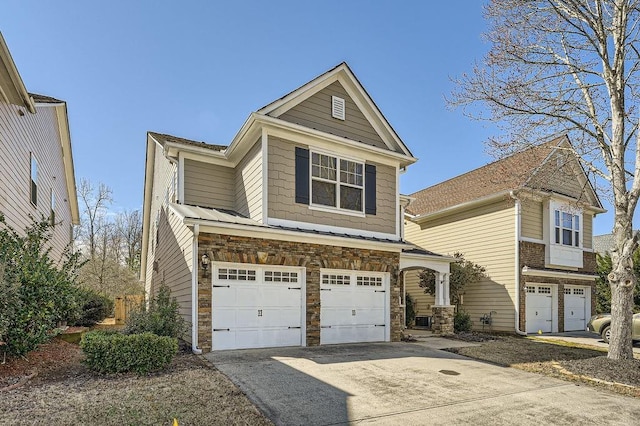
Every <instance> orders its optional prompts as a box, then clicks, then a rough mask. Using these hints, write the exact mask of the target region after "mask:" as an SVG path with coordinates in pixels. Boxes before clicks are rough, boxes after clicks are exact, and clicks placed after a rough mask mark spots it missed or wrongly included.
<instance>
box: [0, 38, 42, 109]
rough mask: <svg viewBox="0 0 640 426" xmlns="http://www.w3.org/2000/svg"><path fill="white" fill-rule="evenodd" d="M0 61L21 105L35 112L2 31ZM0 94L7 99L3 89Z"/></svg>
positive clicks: (31, 99) (34, 106) (33, 104)
mask: <svg viewBox="0 0 640 426" xmlns="http://www.w3.org/2000/svg"><path fill="white" fill-rule="evenodd" d="M0 62H2V63H3V64H4V67H5V69H6V70H7V73H8V74H9V78H10V79H11V84H12V85H13V88H14V89H15V92H14V93H15V94H17V95H18V97H19V98H20V99H21V100H22V102H23V106H24V107H26V108H27V109H28V110H29V112H30V113H31V114H35V113H36V105H35V103H34V102H33V98H32V97H31V96H29V92H27V88H26V87H25V85H24V82H23V81H22V77H20V73H19V72H18V68H16V64H15V62H13V58H12V57H11V52H9V47H7V43H6V42H5V41H4V37H3V36H2V33H0ZM0 89H1V88H0ZM2 94H3V98H6V99H7V100H8V95H7V94H6V93H5V92H4V91H2Z"/></svg>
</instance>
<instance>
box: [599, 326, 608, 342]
mask: <svg viewBox="0 0 640 426" xmlns="http://www.w3.org/2000/svg"><path fill="white" fill-rule="evenodd" d="M600 335H601V336H602V340H604V342H605V343H609V339H611V326H610V325H608V326H606V327H605V328H603V329H602V333H600Z"/></svg>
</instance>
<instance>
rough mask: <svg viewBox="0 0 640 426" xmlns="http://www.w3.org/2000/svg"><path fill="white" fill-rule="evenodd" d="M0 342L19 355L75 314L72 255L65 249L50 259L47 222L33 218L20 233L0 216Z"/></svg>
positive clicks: (75, 261) (75, 266)
mask: <svg viewBox="0 0 640 426" xmlns="http://www.w3.org/2000/svg"><path fill="white" fill-rule="evenodd" d="M0 228H1V229H0V269H2V275H3V276H2V277H0V341H3V342H5V343H6V346H3V348H4V349H5V350H6V352H7V353H8V354H10V355H16V356H22V355H24V354H26V353H28V352H30V351H31V350H33V349H35V348H36V347H37V346H38V345H39V344H41V343H44V342H46V341H47V340H48V339H49V338H50V337H51V336H52V334H51V331H52V330H53V329H54V328H55V327H56V325H57V324H58V323H59V322H61V321H67V320H69V319H70V318H74V317H75V312H76V310H77V304H76V297H75V294H76V289H77V287H76V284H75V279H76V273H77V269H78V267H79V266H80V265H79V262H78V256H77V255H75V254H72V253H71V251H70V250H67V251H66V252H65V254H64V256H63V259H61V261H60V262H54V260H53V259H51V257H50V254H51V249H50V248H47V247H48V246H49V241H50V240H51V235H52V230H53V226H52V225H51V223H50V221H48V220H42V221H40V222H36V221H34V222H33V224H32V225H31V226H29V227H28V228H27V229H26V230H25V232H24V233H23V234H19V233H17V232H16V231H15V230H14V229H12V228H11V227H9V226H8V225H7V223H6V222H5V220H4V217H3V216H2V215H1V214H0Z"/></svg>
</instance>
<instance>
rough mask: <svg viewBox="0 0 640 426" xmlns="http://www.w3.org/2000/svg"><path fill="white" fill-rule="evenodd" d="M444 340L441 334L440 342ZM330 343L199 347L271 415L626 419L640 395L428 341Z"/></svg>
mask: <svg viewBox="0 0 640 426" xmlns="http://www.w3.org/2000/svg"><path fill="white" fill-rule="evenodd" d="M443 340H444V342H443ZM445 343H448V344H446V346H449V347H451V346H453V344H465V342H456V341H452V340H447V339H440V338H424V339H421V340H420V341H419V342H416V343H375V344H350V345H330V346H318V347H311V348H280V349H250V350H241V351H220V352H213V353H209V354H207V355H206V357H207V359H209V360H210V361H211V362H213V364H214V365H215V366H216V367H217V368H218V369H219V370H220V371H222V372H223V373H224V374H226V375H227V376H228V377H229V378H230V379H231V380H232V381H233V382H234V383H236V384H237V385H238V386H239V387H240V389H242V391H244V392H245V393H246V394H247V395H248V396H249V398H250V399H251V400H252V401H253V402H254V403H255V404H256V405H257V406H258V407H259V408H260V410H262V412H263V413H265V415H266V416H267V417H268V418H270V419H271V420H272V421H274V422H275V423H276V424H278V425H335V424H350V423H358V424H383V425H385V424H389V425H395V424H406V425H430V424H473V425H511V424H519V425H529V424H530V425H534V424H535V425H540V424H571V425H574V424H601V425H607V424H620V425H629V424H636V423H637V421H638V419H639V418H640V400H638V399H634V398H630V397H624V396H620V395H617V394H613V393H609V392H607V391H604V390H601V389H596V388H591V387H587V386H579V385H575V384H573V383H570V382H566V381H561V380H556V379H552V378H549V377H546V376H542V375H537V374H532V373H527V372H523V371H520V370H516V369H511V368H504V367H498V366H495V365H491V364H487V363H484V362H480V361H475V360H471V359H469V358H465V357H462V356H458V355H455V354H452V353H449V352H445V351H441V350H438V349H436V348H439V347H442V346H443V345H445Z"/></svg>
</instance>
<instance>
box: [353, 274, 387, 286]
mask: <svg viewBox="0 0 640 426" xmlns="http://www.w3.org/2000/svg"><path fill="white" fill-rule="evenodd" d="M356 285H362V286H371V287H382V277H367V276H364V277H362V276H358V277H357V279H356Z"/></svg>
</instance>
